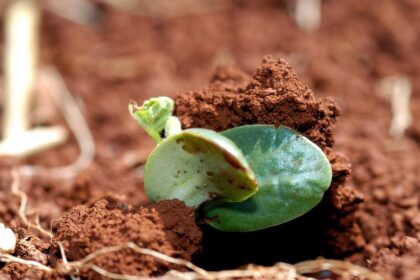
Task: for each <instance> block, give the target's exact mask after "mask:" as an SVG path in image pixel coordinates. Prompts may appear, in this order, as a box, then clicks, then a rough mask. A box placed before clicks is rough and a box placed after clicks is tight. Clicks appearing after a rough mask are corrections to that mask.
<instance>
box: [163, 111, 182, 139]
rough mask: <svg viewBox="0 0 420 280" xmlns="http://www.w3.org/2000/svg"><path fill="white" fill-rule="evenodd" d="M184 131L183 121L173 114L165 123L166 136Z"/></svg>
mask: <svg viewBox="0 0 420 280" xmlns="http://www.w3.org/2000/svg"><path fill="white" fill-rule="evenodd" d="M181 131H182V128H181V123H180V121H179V119H178V118H177V117H174V116H171V117H169V119H168V120H167V121H166V123H165V137H169V136H172V135H175V134H178V133H180V132H181Z"/></svg>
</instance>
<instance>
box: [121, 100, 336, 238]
mask: <svg viewBox="0 0 420 280" xmlns="http://www.w3.org/2000/svg"><path fill="white" fill-rule="evenodd" d="M160 98H162V101H160V100H159V99H160ZM168 103H170V104H171V105H169V106H168V105H167V104H168ZM145 104H146V105H147V106H145V105H143V106H141V107H139V106H137V105H133V103H132V104H131V105H130V106H129V109H130V112H131V114H132V115H133V117H134V118H135V119H136V120H138V121H139V123H140V125H141V126H143V127H144V128H145V129H146V131H147V132H149V134H151V135H152V134H153V135H158V136H159V137H154V138H155V140H156V141H157V142H158V145H157V147H156V148H155V149H154V150H153V151H152V153H151V154H150V156H149V158H148V160H147V162H146V166H145V174H144V176H145V177H144V182H145V190H146V195H147V196H148V197H149V199H150V200H151V201H159V200H164V199H175V198H176V199H180V200H182V201H184V202H185V203H186V204H187V205H188V206H193V207H198V206H200V205H202V210H203V211H199V212H200V213H201V214H202V217H201V218H203V220H204V221H206V222H207V223H209V224H210V225H211V226H212V227H214V228H217V229H220V230H224V231H242V232H246V231H255V230H260V229H264V228H268V227H272V226H276V225H279V224H282V223H285V222H288V221H290V220H292V219H294V218H297V217H299V216H301V215H303V214H304V213H306V212H308V211H309V210H310V209H312V208H313V207H315V206H316V205H317V204H318V203H319V202H320V201H321V199H322V197H323V194H324V192H325V191H326V190H327V189H328V187H329V186H330V184H331V180H332V171H331V166H330V163H329V161H328V159H327V157H326V156H325V154H324V153H323V152H322V151H321V149H320V148H318V147H317V146H316V145H315V144H314V143H312V142H311V141H309V140H308V139H307V138H305V137H303V136H302V135H299V134H298V133H297V132H296V131H294V130H292V129H290V128H287V127H283V126H280V127H277V128H276V127H274V126H272V125H246V126H240V127H236V128H232V129H230V130H226V131H224V132H221V133H217V132H215V131H212V130H208V129H201V128H191V129H187V130H181V128H180V124H179V120H178V119H177V118H175V117H173V116H170V114H168V112H170V113H172V110H173V101H172V103H171V102H169V101H168V98H165V97H159V98H155V99H153V102H152V103H150V102H149V101H146V102H145ZM150 104H153V106H150ZM155 104H162V105H164V106H165V107H164V108H159V106H155ZM168 108H169V109H168ZM161 110H163V111H165V113H163V112H162V111H161ZM148 111H151V112H148ZM155 112H158V113H155ZM138 116H147V118H145V117H143V118H140V117H138ZM154 116H158V118H160V119H159V120H157V119H154ZM145 120H147V122H146V121H145ZM163 120H164V121H165V123H164V121H163ZM156 123H159V125H155V124H156ZM147 124H151V125H152V127H153V128H150V127H148V126H147ZM151 132H152V133H151ZM163 134H164V135H166V138H165V139H162V138H161V135H163ZM152 137H153V136H152ZM257 186H258V191H257Z"/></svg>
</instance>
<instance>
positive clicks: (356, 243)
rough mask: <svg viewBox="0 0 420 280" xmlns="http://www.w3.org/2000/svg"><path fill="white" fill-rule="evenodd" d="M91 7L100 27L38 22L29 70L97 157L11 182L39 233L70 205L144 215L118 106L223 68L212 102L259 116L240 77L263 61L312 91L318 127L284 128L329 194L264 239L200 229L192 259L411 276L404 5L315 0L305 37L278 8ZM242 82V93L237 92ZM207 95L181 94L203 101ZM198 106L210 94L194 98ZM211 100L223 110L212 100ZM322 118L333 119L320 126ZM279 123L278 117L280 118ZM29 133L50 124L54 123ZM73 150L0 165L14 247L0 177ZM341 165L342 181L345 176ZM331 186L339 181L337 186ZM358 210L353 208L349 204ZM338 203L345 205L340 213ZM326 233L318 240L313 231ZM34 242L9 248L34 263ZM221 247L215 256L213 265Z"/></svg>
mask: <svg viewBox="0 0 420 280" xmlns="http://www.w3.org/2000/svg"><path fill="white" fill-rule="evenodd" d="M97 2H101V1H97ZM98 7H99V10H100V12H101V13H102V17H101V21H98V22H96V25H95V26H90V27H88V26H80V25H77V24H75V23H72V22H70V21H68V20H65V19H62V18H60V17H58V16H57V15H55V14H53V13H51V12H45V13H44V16H43V29H42V50H41V53H42V63H44V64H47V63H48V64H53V65H55V66H56V67H57V68H58V69H59V71H60V72H61V73H62V74H63V76H64V78H65V80H66V83H67V84H68V86H69V88H70V90H71V91H72V93H73V94H74V95H76V96H77V97H78V98H79V101H80V104H81V105H82V107H83V108H84V113H85V115H86V118H87V121H88V124H89V126H90V128H91V129H92V132H93V134H94V137H95V142H96V145H97V153H96V158H95V161H94V163H93V164H92V166H91V167H90V168H89V169H88V170H86V171H85V172H83V173H82V174H80V175H79V176H78V178H75V179H74V180H70V181H55V180H51V179H49V178H31V179H26V180H23V181H22V190H24V191H25V192H26V193H27V194H28V195H29V205H30V209H29V211H28V212H29V215H30V217H31V218H33V217H34V216H35V214H36V212H37V210H38V212H39V217H40V221H41V223H42V224H43V225H44V227H46V228H49V224H50V221H51V219H54V220H56V219H59V218H60V217H62V215H63V213H65V212H66V211H69V209H71V208H72V207H75V206H78V205H81V204H84V205H86V206H84V207H87V208H83V209H89V207H93V205H95V202H96V201H98V200H100V199H103V198H105V199H107V200H108V201H109V202H112V201H118V203H119V204H120V205H129V206H130V209H139V207H141V206H144V205H145V204H147V200H146V198H145V196H144V195H143V192H142V179H141V178H142V169H141V167H140V166H141V163H142V162H143V161H144V158H145V155H147V152H148V151H150V149H151V147H152V145H153V144H152V142H151V141H149V140H148V138H147V137H146V136H145V134H144V133H142V132H141V131H140V129H139V128H138V127H137V125H136V124H135V123H134V122H133V121H132V120H131V119H130V116H128V114H127V110H126V106H127V103H128V101H129V100H130V99H134V100H137V101H138V102H141V101H142V100H144V99H146V98H148V97H150V96H152V95H169V96H175V94H176V93H177V92H183V91H185V90H189V89H194V88H202V85H205V84H207V83H208V80H209V77H211V73H212V72H213V70H214V67H215V65H218V64H226V63H228V64H232V65H234V66H235V67H230V68H226V67H225V68H220V69H219V70H217V71H216V75H215V76H214V78H213V81H212V84H211V85H210V86H209V88H213V89H214V88H219V89H217V91H218V92H223V94H227V95H229V96H230V95H233V94H234V93H237V92H238V91H239V90H241V91H244V92H245V91H252V90H253V91H254V92H256V93H258V94H260V96H261V97H260V99H262V101H261V102H260V101H256V102H254V103H252V104H251V105H248V107H247V108H251V107H252V106H253V107H252V108H253V109H258V110H260V111H261V112H270V111H269V110H268V111H267V108H265V107H262V106H261V105H262V104H265V100H264V98H265V97H264V94H263V92H264V90H265V89H267V88H274V84H273V82H274V81H272V82H267V84H264V83H261V80H260V81H258V79H257V77H258V75H257V76H255V77H256V78H252V77H251V76H249V73H254V70H255V69H256V68H257V66H258V65H259V63H260V61H261V58H262V57H263V56H265V55H266V54H272V55H273V56H274V57H284V58H285V59H286V60H287V61H288V62H289V63H290V65H291V66H292V67H293V68H294V69H295V70H296V72H297V73H298V75H299V76H300V77H301V78H302V81H303V84H306V85H308V87H309V88H310V89H312V90H313V92H314V93H315V96H316V100H317V101H316V102H321V103H319V104H321V105H316V106H314V107H310V106H309V108H312V110H313V111H312V112H318V110H320V111H324V113H326V115H325V116H324V118H318V119H317V118H315V119H317V120H320V121H324V123H325V124H326V127H322V126H320V127H318V128H317V129H316V130H313V131H311V129H310V128H308V127H305V125H309V123H312V124H313V123H314V122H313V121H314V116H316V114H315V115H306V116H305V118H303V119H302V122H301V123H300V124H301V126H300V127H299V128H297V127H296V129H301V130H300V131H302V132H304V133H305V134H306V135H307V136H308V137H314V138H312V139H313V140H314V141H316V142H317V144H318V145H320V146H321V147H323V148H324V150H325V151H327V152H328V153H329V155H330V160H331V162H332V163H333V165H334V169H335V170H336V172H335V174H334V180H335V182H337V183H336V186H334V187H333V188H332V189H331V191H330V194H329V195H328V196H327V197H326V199H325V201H324V202H323V203H322V204H321V205H320V206H319V207H318V208H316V209H314V211H312V212H311V213H308V215H305V217H302V218H301V219H297V220H296V221H293V222H291V223H288V224H285V225H282V226H280V227H278V228H275V229H270V230H267V231H265V233H255V234H249V235H248V234H244V235H242V236H238V235H229V234H224V233H219V232H214V231H210V230H209V229H207V228H204V239H203V243H202V246H203V251H202V254H201V255H198V256H196V258H195V259H194V260H195V261H196V262H197V263H199V264H200V265H203V266H205V267H208V268H229V267H235V266H239V265H243V264H244V263H245V262H257V263H259V264H273V263H274V262H277V261H291V262H294V261H301V260H305V259H308V258H315V257H317V256H318V255H320V254H322V255H324V256H327V257H334V258H341V259H346V260H349V261H353V262H356V263H359V264H362V265H364V266H367V267H370V268H372V269H374V270H376V271H379V272H380V273H381V274H382V275H384V276H386V277H388V278H389V279H410V280H411V279H419V275H420V271H419V270H418V268H419V267H420V266H419V264H420V260H419V256H420V251H419V250H420V249H419V247H420V245H418V242H419V240H420V237H419V232H420V228H419V224H420V223H419V218H418V217H419V216H420V215H419V214H420V213H419V211H420V210H419V209H420V202H419V199H418V191H419V189H420V185H419V183H418V182H417V181H418V180H417V179H416V175H417V174H418V173H419V172H420V170H419V168H420V162H419V158H420V140H419V139H420V136H419V135H420V126H419V122H418V121H417V120H418V119H419V118H420V109H419V108H420V104H419V102H420V99H419V95H418V89H419V87H420V79H419V77H420V72H419V69H420V59H418V55H417V53H418V47H417V46H418V44H419V42H418V41H419V36H417V35H418V33H419V30H420V22H419V21H418V15H419V13H420V3H419V2H418V1H414V0H401V1H392V0H384V1H380V3H378V2H377V1H364V2H363V3H362V2H361V1H359V0H337V1H329V0H326V1H323V9H322V12H323V19H322V24H321V27H320V29H319V30H317V31H315V32H312V33H307V32H303V31H301V30H299V29H298V28H297V27H296V26H295V24H294V23H293V21H292V20H291V19H290V17H289V12H288V9H287V7H286V4H284V3H279V2H278V1H258V3H257V2H255V1H241V2H240V3H239V2H238V3H237V2H235V3H234V5H232V6H230V7H227V8H226V7H225V8H223V9H219V10H212V11H209V12H202V11H201V12H200V13H198V14H197V13H196V14H194V13H191V12H189V13H179V14H178V15H172V16H170V17H164V16H159V15H154V16H145V15H144V14H143V15H136V14H135V13H132V12H130V11H123V10H118V9H116V8H114V7H112V6H109V5H106V4H104V3H101V4H99V5H98ZM203 34H204V35H205V36H203ZM0 41H1V40H0ZM2 46H3V43H2V42H0V47H1V48H2ZM237 69H241V71H239V70H237ZM261 69H262V68H261ZM242 71H243V72H242ZM244 73H246V74H244ZM395 74H403V75H406V76H407V77H408V78H409V79H410V81H411V82H412V84H413V96H412V102H411V107H412V110H413V114H414V123H413V125H412V126H411V128H410V130H409V132H408V133H407V134H406V135H405V136H404V137H403V139H400V140H398V141H396V140H394V139H392V138H391V137H390V136H389V133H388V129H389V123H390V117H391V112H390V106H389V104H388V101H387V100H386V99H385V98H384V97H383V96H381V95H380V94H379V92H378V90H377V84H378V82H379V81H380V80H381V79H382V78H384V77H386V76H387V75H395ZM264 75H267V74H264ZM217 84H219V85H217ZM250 84H253V85H254V89H252V88H248V89H246V88H247V86H248V85H250ZM275 87H278V88H281V87H284V88H287V87H288V86H287V85H281V86H280V85H278V84H276V85H275ZM299 88H300V90H302V91H304V88H305V86H303V87H302V86H301V85H299V86H298V88H297V89H296V88H290V89H291V90H299ZM213 89H205V90H204V91H195V92H197V93H196V94H203V93H204V92H208V93H209V92H213ZM270 95H272V93H270V92H267V93H266V96H270ZM309 95H312V94H309ZM286 96H287V94H286ZM327 96H331V97H333V99H334V100H335V102H336V103H337V105H338V107H339V108H340V111H341V113H340V115H341V116H340V118H339V120H338V122H337V124H336V128H335V133H334V140H335V143H334V146H333V149H334V154H332V153H330V152H329V150H330V149H331V145H332V142H329V141H331V137H330V136H328V135H329V134H328V133H329V132H328V129H330V128H332V126H330V124H331V123H329V121H328V122H325V121H326V120H330V121H333V119H335V117H336V115H337V113H336V112H334V110H335V109H333V108H334V106H333V105H332V104H331V103H328V104H331V106H332V107H329V105H328V106H326V105H325V104H327V103H324V102H325V101H321V100H324V97H327ZM210 98H214V97H209V99H208V100H207V101H209V100H210ZM241 98H245V97H241ZM248 98H249V97H248ZM271 98H272V97H271ZM267 99H269V98H267ZM232 100H236V98H232ZM276 100H277V99H276ZM214 101H216V102H219V103H217V104H222V103H223V101H220V100H217V99H216V98H214ZM277 101H282V99H281V98H280V100H277ZM283 102H285V103H284V104H286V103H288V102H289V103H290V101H287V100H283ZM316 102H315V103H316ZM304 103H305V101H302V102H296V103H293V104H304ZM239 104H240V103H237V105H239ZM312 105H313V104H312V103H311V106H312ZM223 106H225V104H223ZM317 106H320V107H317ZM241 108H242V107H241V106H239V107H237V108H236V109H235V110H236V111H234V114H233V116H234V117H237V118H238V119H235V123H239V122H241V121H244V122H249V121H251V120H258V122H265V121H267V122H268V121H269V119H268V117H267V118H266V119H264V117H263V118H262V119H257V118H256V115H254V114H253V113H252V112H246V111H243V110H242V109H241ZM282 108H283V109H284V108H285V107H282ZM190 109H191V110H193V109H194V108H190ZM213 109H214V108H212V107H210V108H208V111H206V114H209V115H211V116H213V117H216V118H217V116H216V115H215V113H214V111H212V110H213ZM331 112H333V113H332V114H333V115H334V117H333V116H332V115H330V116H329V117H326V116H328V114H331ZM245 113H247V114H245ZM300 114H302V113H300ZM271 116H273V118H272V119H274V120H275V118H274V116H277V117H280V116H281V114H279V113H278V112H274V113H272V115H271ZM202 117H205V115H203V116H202ZM189 118H191V119H190V120H188V118H187V117H186V118H185V119H184V124H185V125H188V122H192V121H193V118H192V117H189ZM197 119H198V118H197ZM200 119H202V118H201V117H200ZM282 121H286V122H287V121H290V119H289V118H288V117H287V116H286V115H284V117H283V118H282ZM34 122H35V123H37V122H36V121H34ZM42 123H43V124H51V123H53V124H55V123H57V124H62V123H63V120H57V121H55V120H48V121H44V122H42ZM216 123H218V124H217V125H220V124H223V125H227V124H226V122H224V120H223V119H221V118H219V119H217V121H215V122H214V123H213V124H210V123H208V124H206V125H216ZM291 124H292V125H293V123H291ZM191 125H192V124H191ZM232 125H233V124H232ZM218 129H222V127H220V128H218ZM77 153H78V148H77V145H76V143H75V141H74V139H70V140H69V141H68V142H66V143H65V144H64V145H62V146H61V147H58V148H55V149H51V150H50V151H47V152H45V153H42V154H39V155H37V156H34V157H32V158H30V159H28V160H26V161H21V162H19V161H16V160H12V159H3V158H2V159H1V160H0V219H1V221H3V222H6V223H8V224H10V225H11V226H12V227H13V228H14V229H15V230H16V231H17V232H18V233H19V236H20V237H21V238H23V237H24V236H26V235H29V234H28V233H27V231H26V229H25V228H24V227H22V226H21V225H20V223H19V222H18V219H16V215H15V214H16V211H17V209H18V203H19V201H18V199H17V198H16V197H15V196H13V195H11V193H10V183H11V178H10V168H11V167H13V166H17V165H18V164H22V163H31V164H37V165H42V166H47V167H48V166H62V165H65V164H68V163H70V162H71V161H72V160H74V159H75V158H76V157H77ZM338 153H340V154H344V155H346V156H347V157H348V159H349V160H347V159H346V158H343V157H341V156H338ZM349 162H350V163H351V165H352V168H351V170H352V176H351V177H348V176H347V173H348V170H349V166H348V165H349ZM338 178H347V180H346V183H343V182H340V181H339V180H338ZM338 186H340V187H338ZM333 193H334V195H332V194H333ZM341 196H342V197H343V198H345V199H342V198H341ZM361 199H363V200H364V201H363V203H356V202H360V200H361ZM342 201H353V202H354V203H350V204H347V203H344V204H340V202H342ZM327 202H328V203H327ZM357 204H358V208H357V209H355V205H357ZM79 207H80V206H79ZM77 209H79V208H77ZM110 211H111V210H110ZM112 211H119V210H115V209H114V210H112ZM112 211H111V212H112ZM121 211H122V210H121ZM130 213H131V212H130ZM331 214H333V215H332V216H331ZM319 217H324V219H321V220H320V219H319ZM53 224H54V225H57V223H53ZM327 228H330V230H328V231H324V229H327ZM291 233H293V234H291ZM213 237H214V238H224V239H223V240H226V242H225V243H223V244H224V245H223V244H221V246H218V245H217V244H215V243H214V242H212V241H210V240H213V239H212V238H213ZM30 240H35V239H34V237H31V238H30ZM31 242H32V241H31ZM33 242H35V241H33ZM34 244H35V247H36V248H37V249H36V250H35V251H34V252H32V254H28V253H27V252H25V251H23V252H22V253H20V252H21V251H19V255H21V256H29V255H31V256H32V257H29V258H34V259H37V260H41V261H44V259H45V256H44V255H46V256H48V254H50V251H49V248H50V247H49V246H48V244H45V242H41V241H39V242H38V241H36V242H35V243H34ZM222 245H223V246H229V247H228V248H229V250H224V251H223V253H224V254H223V255H221V254H220V252H221V250H222V249H223V248H222V247H223V246H222ZM251 252H252V254H251ZM43 256H44V257H43ZM1 273H2V274H1V276H2V277H3V278H5V279H18V275H23V274H22V273H26V274H25V277H27V279H40V278H41V277H40V276H39V274H38V273H37V272H34V271H33V270H27V269H26V268H23V267H22V266H18V265H7V266H5V267H3V268H1ZM6 275H8V276H6ZM7 277H8V278H7ZM22 277H23V276H22ZM31 277H32V278H31Z"/></svg>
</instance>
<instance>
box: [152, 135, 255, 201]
mask: <svg viewBox="0 0 420 280" xmlns="http://www.w3.org/2000/svg"><path fill="white" fill-rule="evenodd" d="M144 184H145V190H146V195H147V197H148V198H149V199H150V200H151V201H152V202H155V201H160V200H164V199H179V200H182V201H184V202H185V204H186V205H188V206H191V207H196V206H199V205H200V204H201V203H203V202H204V201H208V200H213V199H216V198H224V199H226V200H227V201H243V200H245V199H247V198H248V197H250V196H251V195H252V194H254V193H255V192H256V191H257V183H256V180H255V176H254V173H253V172H252V170H251V169H250V167H249V166H248V163H247V161H246V160H245V158H244V156H243V154H242V152H241V151H240V150H239V149H238V148H237V147H236V146H235V144H234V143H233V142H232V141H231V140H229V139H228V138H226V137H224V136H222V135H220V134H218V133H216V132H214V131H211V130H207V129H199V128H196V129H187V130H184V131H182V132H181V133H178V134H175V135H172V136H170V137H168V138H166V139H165V140H163V141H162V142H161V143H160V144H159V145H158V146H157V147H156V148H155V149H154V150H153V152H152V153H151V154H150V156H149V158H148V160H147V163H146V166H145V172H144Z"/></svg>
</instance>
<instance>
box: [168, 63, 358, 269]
mask: <svg viewBox="0 0 420 280" xmlns="http://www.w3.org/2000/svg"><path fill="white" fill-rule="evenodd" d="M175 101H176V114H177V116H178V117H179V118H180V120H181V122H182V124H183V127H185V128H189V127H204V128H209V129H213V130H216V131H221V130H225V129H228V128H231V127H235V126H238V125H245V124H274V125H286V126H288V127H291V128H294V129H296V130H297V131H299V132H301V133H302V134H304V135H306V136H307V137H308V138H309V139H311V140H312V141H314V142H315V143H317V144H318V145H319V146H320V147H321V148H322V149H323V150H324V151H325V153H327V155H328V157H329V158H330V161H331V165H332V169H333V174H334V177H333V183H332V186H331V188H330V190H329V192H327V194H326V198H325V199H324V201H323V203H322V204H321V205H319V206H318V207H317V208H316V209H315V211H312V212H311V213H309V214H308V215H305V216H303V217H301V218H299V219H296V220H295V221H293V222H292V223H288V224H285V225H282V226H280V227H277V228H276V229H272V230H271V232H272V233H271V234H276V235H277V236H278V237H279V238H277V239H278V240H277V241H276V244H274V245H273V244H272V239H270V238H267V234H268V233H267V232H268V231H262V232H258V233H251V234H244V233H240V234H232V233H221V232H218V231H217V230H212V229H210V228H208V229H206V233H207V235H208V238H205V242H206V240H207V246H206V247H205V248H204V252H205V253H204V254H203V256H201V258H202V262H203V263H202V265H203V266H206V263H209V264H210V266H209V267H210V268H213V269H214V268H218V267H217V264H218V263H220V265H222V266H223V265H225V264H223V263H225V262H226V261H225V259H235V261H234V262H232V263H234V264H236V265H239V264H240V263H243V262H252V261H255V260H258V261H260V262H261V261H263V262H275V260H276V258H278V256H279V254H281V255H282V256H283V257H282V258H285V259H287V260H288V261H290V262H293V261H298V260H299V259H300V258H301V256H302V255H304V254H305V251H306V248H305V247H306V246H305V245H306V242H304V241H303V240H304V236H302V233H306V232H307V231H308V230H311V231H312V233H313V236H315V239H312V238H309V240H310V241H309V242H308V244H307V245H308V246H311V243H313V242H316V243H318V244H317V246H316V248H312V250H310V253H309V254H308V256H307V257H308V258H310V257H316V256H317V255H319V254H326V253H327V251H322V250H325V248H328V245H327V244H329V245H330V246H332V247H333V248H340V250H354V248H355V246H357V245H360V244H359V243H360V242H361V241H360V240H361V239H362V237H361V232H360V228H359V227H358V225H357V224H356V221H355V216H354V214H355V211H356V209H357V207H358V205H359V203H360V202H361V201H362V199H361V197H362V196H361V195H360V194H359V193H357V192H356V191H355V189H354V188H352V187H349V186H346V185H345V181H346V178H347V177H348V175H349V174H350V164H349V162H348V160H347V159H345V158H344V157H343V156H341V155H339V154H337V153H336V152H334V151H333V150H332V146H333V143H334V139H333V129H334V124H335V122H336V118H337V116H338V115H339V110H338V108H337V106H336V105H335V103H334V102H333V101H332V100H331V99H328V98H327V99H318V98H315V96H314V94H313V92H312V91H311V90H310V89H309V88H308V87H307V86H305V85H304V84H303V83H302V81H301V80H300V78H299V77H298V76H297V74H296V73H295V72H294V71H293V70H292V69H291V67H290V66H289V65H288V64H287V62H285V61H284V60H282V59H280V60H275V59H273V58H272V57H266V58H264V60H263V61H262V64H261V66H259V67H258V69H257V70H256V72H255V74H254V75H253V76H252V77H249V76H247V75H246V74H245V73H241V72H240V71H239V70H237V69H233V68H231V67H226V68H223V67H220V68H218V70H217V71H216V73H215V75H214V76H213V78H212V83H211V84H210V85H209V86H208V87H207V88H205V89H203V90H200V91H191V92H185V93H181V94H180V95H179V96H177V97H176V99H175ZM309 221H311V222H309ZM311 227H316V229H311ZM341 228H346V229H347V231H346V233H343V232H341ZM270 236H271V235H270ZM280 236H282V238H280ZM336 236H340V238H335V237H336ZM246 240H253V241H254V242H255V247H254V246H252V245H251V246H247V248H246V250H248V252H249V251H250V248H253V250H252V251H251V252H252V253H250V254H249V255H247V254H244V252H243V251H242V250H241V249H240V248H241V246H243V244H244V243H246ZM296 243H301V245H303V246H302V248H304V249H303V250H300V249H297V248H295V246H292V247H291V248H286V247H287V246H288V245H287V244H296ZM276 250H278V251H281V253H279V252H278V251H277V252H276ZM224 251H227V252H229V253H227V254H226V253H224ZM297 252H298V253H297ZM222 255H223V257H220V256H222ZM260 255H261V256H263V255H264V257H262V258H259V256H260ZM251 256H252V257H251ZM256 256H258V257H256ZM209 258H215V259H214V260H213V261H210V262H209V261H208V260H209ZM220 258H222V259H220Z"/></svg>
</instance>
